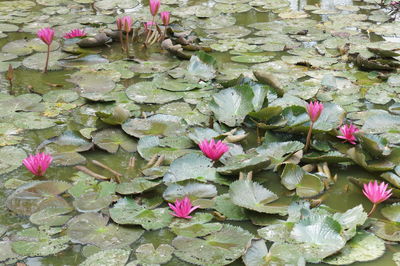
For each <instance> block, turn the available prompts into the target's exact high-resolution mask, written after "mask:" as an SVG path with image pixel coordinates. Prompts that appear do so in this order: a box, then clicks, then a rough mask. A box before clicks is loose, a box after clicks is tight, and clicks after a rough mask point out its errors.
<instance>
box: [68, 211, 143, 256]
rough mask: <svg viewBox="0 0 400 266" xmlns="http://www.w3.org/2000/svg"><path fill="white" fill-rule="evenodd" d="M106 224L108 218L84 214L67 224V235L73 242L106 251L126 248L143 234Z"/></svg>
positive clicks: (140, 231) (135, 230) (137, 230)
mask: <svg viewBox="0 0 400 266" xmlns="http://www.w3.org/2000/svg"><path fill="white" fill-rule="evenodd" d="M107 224H108V218H107V217H105V216H103V215H101V214H98V213H84V214H81V215H78V216H76V217H74V218H72V219H71V220H70V221H69V222H68V224H67V226H68V229H67V235H68V236H69V237H70V238H71V240H72V241H73V242H76V243H80V244H91V245H95V246H97V247H100V248H103V249H106V248H118V247H126V246H128V245H130V244H132V243H133V242H135V241H136V240H138V239H139V238H140V236H141V235H142V234H143V230H142V229H138V228H124V227H121V226H118V225H115V224H108V225H107Z"/></svg>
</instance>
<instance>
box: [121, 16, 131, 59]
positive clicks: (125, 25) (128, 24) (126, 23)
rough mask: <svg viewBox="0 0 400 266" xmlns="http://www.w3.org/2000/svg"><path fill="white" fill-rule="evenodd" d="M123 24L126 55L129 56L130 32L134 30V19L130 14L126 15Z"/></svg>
mask: <svg viewBox="0 0 400 266" xmlns="http://www.w3.org/2000/svg"><path fill="white" fill-rule="evenodd" d="M122 24H123V28H124V31H125V49H126V55H127V56H128V57H129V33H130V32H131V30H132V24H133V20H132V18H131V17H130V16H125V17H123V18H122Z"/></svg>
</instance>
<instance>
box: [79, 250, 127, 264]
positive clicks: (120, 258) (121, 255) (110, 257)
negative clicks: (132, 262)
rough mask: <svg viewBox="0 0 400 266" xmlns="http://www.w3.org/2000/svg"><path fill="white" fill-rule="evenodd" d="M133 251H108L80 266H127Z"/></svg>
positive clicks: (93, 256) (90, 258) (89, 258)
mask: <svg viewBox="0 0 400 266" xmlns="http://www.w3.org/2000/svg"><path fill="white" fill-rule="evenodd" d="M130 253H131V251H130V250H126V249H115V248H114V249H107V250H102V251H100V252H97V253H95V254H93V255H91V256H90V257H88V258H87V259H86V260H85V261H84V262H82V263H81V264H79V265H80V266H120V265H125V264H126V262H127V261H128V259H129V255H130Z"/></svg>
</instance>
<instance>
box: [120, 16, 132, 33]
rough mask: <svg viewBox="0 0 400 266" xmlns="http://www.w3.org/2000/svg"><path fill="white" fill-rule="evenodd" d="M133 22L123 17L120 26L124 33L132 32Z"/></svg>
mask: <svg viewBox="0 0 400 266" xmlns="http://www.w3.org/2000/svg"><path fill="white" fill-rule="evenodd" d="M132 24H133V20H132V18H131V17H130V16H125V17H123V18H122V25H123V27H124V31H125V32H130V31H131V30H132Z"/></svg>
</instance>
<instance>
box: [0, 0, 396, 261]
mask: <svg viewBox="0 0 400 266" xmlns="http://www.w3.org/2000/svg"><path fill="white" fill-rule="evenodd" d="M200 2H201V3H203V2H207V1H195V0H192V1H189V3H193V4H197V3H200ZM331 2H333V1H323V3H319V1H316V0H312V1H310V0H309V1H298V2H297V1H293V5H294V6H297V8H299V7H298V6H304V5H306V4H307V5H314V4H327V3H331ZM346 3H349V1H347V2H346ZM353 4H354V5H363V3H362V2H359V1H355V2H354V3H353ZM38 8H39V9H40V8H41V7H40V6H39V7H38ZM233 16H234V17H235V18H236V19H237V22H236V25H241V26H246V25H249V24H252V23H257V22H267V21H273V20H274V19H277V15H276V14H273V13H272V12H267V13H265V12H257V11H256V10H254V9H252V10H251V11H249V12H244V13H239V14H234V15H233ZM312 18H313V19H315V20H320V19H321V16H320V15H313V16H312ZM197 33H198V34H200V35H201V34H203V31H202V30H198V31H197ZM24 37H29V38H30V37H33V35H30V34H25V33H12V34H9V36H8V37H6V38H3V39H0V48H1V47H2V46H3V45H5V44H6V43H8V42H10V41H12V40H17V39H21V38H24ZM101 54H102V55H103V56H105V57H106V58H109V59H110V60H116V59H120V58H121V57H122V55H121V52H120V49H119V45H111V46H110V47H108V48H104V49H102V52H101ZM260 54H261V55H273V56H276V57H277V58H279V57H280V56H282V55H285V54H287V53H286V52H262V53H260ZM212 55H213V56H215V57H216V58H217V59H218V61H219V63H221V62H228V61H229V59H230V56H231V55H230V54H229V53H221V52H213V53H212ZM135 56H136V57H138V58H141V59H146V58H148V57H150V56H151V52H150V51H146V52H144V53H142V52H140V50H138V49H137V50H135ZM74 72H75V71H74V70H63V71H51V72H49V73H48V74H46V75H45V74H43V73H41V72H39V71H31V70H27V69H24V68H19V69H17V70H15V82H14V87H15V89H14V93H15V94H16V95H19V94H24V93H28V92H29V91H33V92H35V93H38V94H44V93H46V92H48V91H50V90H53V89H58V88H63V89H74V88H75V85H74V84H72V83H70V82H68V81H67V79H68V78H69V75H70V74H72V73H74ZM137 80H138V79H137V78H133V79H130V80H124V81H123V82H121V84H123V85H124V86H125V87H128V86H129V85H131V84H133V83H135V82H136V81H137ZM55 85H57V86H55ZM157 108H158V107H156V106H142V110H145V111H149V110H156V109H157ZM162 126H163V125H161V126H160V128H158V127H157V128H155V129H154V128H153V129H152V130H156V131H158V130H162V128H161V127H162ZM65 129H70V130H75V129H79V125H77V123H76V122H75V121H74V119H73V117H72V116H71V117H69V118H68V120H67V121H61V122H60V125H58V126H56V127H54V128H50V129H46V130H37V131H26V133H24V141H23V142H22V146H23V147H26V148H28V147H36V146H38V145H39V144H40V143H41V142H42V141H43V140H45V139H48V138H51V137H53V136H57V135H58V134H59V133H60V132H63V131H64V130H65ZM248 146H253V144H252V143H249V144H248ZM82 154H83V155H84V156H85V157H86V158H87V160H88V162H89V163H88V164H87V167H88V168H90V169H93V170H95V171H96V172H97V173H99V174H107V172H105V171H104V170H102V169H101V168H98V167H96V166H95V165H93V164H92V163H90V160H98V161H100V162H103V163H105V164H107V165H109V166H111V167H112V168H113V169H114V170H116V171H118V172H120V173H122V174H123V175H124V176H126V177H129V178H133V177H136V176H139V173H138V169H139V168H141V167H142V166H144V165H145V163H146V162H144V161H143V159H141V158H140V156H139V155H138V154H137V153H135V154H132V153H128V152H124V151H122V150H121V149H120V150H119V152H118V153H117V154H114V155H110V154H108V153H107V152H105V151H101V150H99V149H96V150H95V151H92V150H91V151H87V152H83V153H82ZM132 156H135V157H136V167H135V169H128V164H129V159H130V158H131V157H132ZM331 171H332V173H333V174H337V175H338V181H337V182H336V183H335V184H334V185H333V186H332V187H331V188H330V189H329V190H328V191H326V192H325V193H324V195H323V196H322V199H323V201H322V202H323V204H326V205H328V206H330V207H332V208H334V209H336V210H338V211H345V210H347V209H349V208H352V207H354V206H357V205H359V204H362V205H363V206H364V207H365V209H366V210H369V209H370V208H371V204H370V203H369V201H368V200H367V199H366V198H365V197H364V196H363V195H362V193H361V190H360V188H358V187H356V186H355V185H353V184H351V183H349V182H348V180H347V178H348V177H349V176H352V177H362V178H374V177H375V176H373V175H372V174H371V173H368V172H365V171H363V170H362V169H361V168H359V167H348V168H347V167H344V166H340V167H337V166H333V167H331ZM76 172H77V170H75V169H74V168H72V167H51V168H50V169H49V170H48V172H47V174H46V177H48V178H50V179H54V180H65V181H70V177H71V176H73V174H74V173H76ZM10 178H18V179H21V180H30V179H31V175H30V174H29V173H27V171H25V170H24V169H22V168H20V169H18V170H16V171H14V172H12V173H9V174H6V175H3V176H0V185H1V184H2V183H3V182H4V181H6V180H8V179H10ZM254 179H255V180H257V181H259V182H261V183H263V185H265V186H266V187H268V188H269V189H270V190H271V191H273V192H275V193H276V194H277V195H279V196H283V197H285V196H286V197H290V196H291V195H289V194H288V191H286V190H284V188H283V187H282V185H281V184H280V178H279V176H278V175H276V174H274V173H272V172H261V173H258V174H256V175H255V176H254ZM220 189H226V188H220ZM9 193H11V191H6V190H5V189H4V188H0V224H4V225H9V226H11V228H15V229H16V230H17V229H19V228H21V227H24V226H26V225H27V224H28V221H27V219H26V218H25V217H16V216H15V215H13V214H12V213H10V212H8V211H7V210H6V208H5V206H4V201H5V199H6V197H7V196H8V194H9ZM373 217H376V218H383V217H381V215H380V212H379V208H378V210H377V211H376V212H375V213H374V215H373ZM232 224H234V225H240V226H242V227H243V228H245V229H247V230H249V231H250V232H252V233H254V234H256V230H257V229H258V228H259V227H257V226H254V225H252V224H251V223H250V222H234V223H233V222H232ZM174 237H175V235H174V234H173V233H171V232H170V231H168V230H166V229H162V230H156V231H146V232H145V233H144V235H143V236H142V237H141V239H140V240H139V241H137V242H135V243H134V244H133V245H132V248H133V250H134V249H135V248H136V247H138V246H139V245H141V244H143V243H154V245H155V246H158V245H159V244H163V243H166V244H169V243H171V241H172V239H173V238H174ZM82 249H83V246H81V245H71V246H70V248H68V249H67V250H65V251H62V252H60V253H58V254H57V255H54V256H48V257H45V258H40V257H38V258H29V259H26V260H25V261H24V262H25V263H26V264H27V265H29V266H31V265H32V266H39V265H49V266H50V265H54V266H58V265H60V266H61V265H78V264H79V263H81V262H83V261H84V260H85V256H84V255H83V250H82ZM399 251H400V245H398V244H393V243H388V244H387V250H386V253H385V255H384V256H383V257H381V258H380V259H378V260H376V261H372V262H368V263H355V264H354V265H385V266H390V265H395V264H394V262H393V260H392V255H393V253H394V252H399ZM0 252H1V251H0ZM165 265H169V266H172V265H189V264H187V263H185V262H182V261H180V260H178V259H177V258H176V257H174V258H173V259H172V260H171V261H170V262H169V263H167V264H165ZM232 265H243V264H242V262H241V260H237V261H236V262H235V263H233V264H232Z"/></svg>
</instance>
